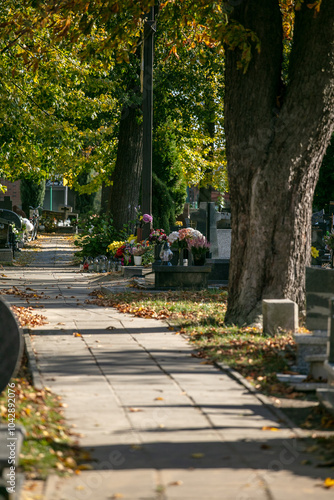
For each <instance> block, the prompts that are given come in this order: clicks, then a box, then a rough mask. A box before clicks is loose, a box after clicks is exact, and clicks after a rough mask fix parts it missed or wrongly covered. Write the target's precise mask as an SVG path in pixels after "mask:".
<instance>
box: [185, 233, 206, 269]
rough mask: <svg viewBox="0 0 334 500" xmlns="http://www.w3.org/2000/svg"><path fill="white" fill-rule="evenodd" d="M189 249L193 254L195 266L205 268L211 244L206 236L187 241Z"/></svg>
mask: <svg viewBox="0 0 334 500" xmlns="http://www.w3.org/2000/svg"><path fill="white" fill-rule="evenodd" d="M187 245H188V249H189V251H190V252H191V253H192V257H193V262H194V266H203V265H204V264H205V260H206V254H207V252H208V250H209V249H210V243H209V242H208V241H207V239H206V238H205V236H203V235H201V236H198V237H196V238H190V239H189V240H188V241H187Z"/></svg>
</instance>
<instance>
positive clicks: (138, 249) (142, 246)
mask: <svg viewBox="0 0 334 500" xmlns="http://www.w3.org/2000/svg"><path fill="white" fill-rule="evenodd" d="M148 247H149V242H148V241H146V240H144V241H141V242H139V243H136V244H135V245H134V246H130V247H129V252H130V253H131V255H136V256H139V255H144V253H146V252H147V250H148Z"/></svg>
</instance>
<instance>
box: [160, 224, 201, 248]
mask: <svg viewBox="0 0 334 500" xmlns="http://www.w3.org/2000/svg"><path fill="white" fill-rule="evenodd" d="M200 236H203V235H202V233H200V232H199V231H197V230H196V229H193V228H192V227H186V228H182V229H179V231H173V232H172V233H170V235H169V236H168V242H169V244H170V245H171V246H173V247H174V248H178V249H180V250H183V249H186V248H188V244H187V241H188V240H190V239H196V238H199V237H200Z"/></svg>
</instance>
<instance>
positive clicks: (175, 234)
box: [168, 231, 179, 244]
mask: <svg viewBox="0 0 334 500" xmlns="http://www.w3.org/2000/svg"><path fill="white" fill-rule="evenodd" d="M178 239H179V233H178V231H173V232H172V233H170V235H169V236H168V241H169V243H171V244H173V243H175V241H177V240H178Z"/></svg>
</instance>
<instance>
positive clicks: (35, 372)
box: [23, 331, 45, 390]
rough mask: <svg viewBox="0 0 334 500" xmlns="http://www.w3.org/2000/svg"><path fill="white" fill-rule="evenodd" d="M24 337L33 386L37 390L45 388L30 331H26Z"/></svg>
mask: <svg viewBox="0 0 334 500" xmlns="http://www.w3.org/2000/svg"><path fill="white" fill-rule="evenodd" d="M23 337H24V345H25V351H26V353H27V357H28V366H29V370H30V373H31V376H32V382H33V386H34V387H35V389H37V390H42V389H44V386H45V384H44V383H43V379H42V377H41V374H40V371H39V369H38V365H37V360H36V356H35V352H34V349H33V347H32V344H31V339H30V335H29V333H27V332H25V331H24V332H23Z"/></svg>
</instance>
